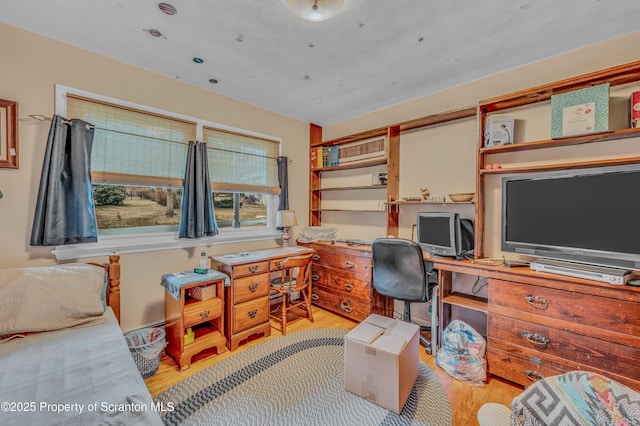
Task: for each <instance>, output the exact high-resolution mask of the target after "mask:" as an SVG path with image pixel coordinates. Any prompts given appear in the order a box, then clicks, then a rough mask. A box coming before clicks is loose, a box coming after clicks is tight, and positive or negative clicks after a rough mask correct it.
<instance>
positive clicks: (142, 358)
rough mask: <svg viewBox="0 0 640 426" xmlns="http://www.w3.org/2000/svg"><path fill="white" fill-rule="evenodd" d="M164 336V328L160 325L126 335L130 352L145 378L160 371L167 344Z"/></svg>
mask: <svg viewBox="0 0 640 426" xmlns="http://www.w3.org/2000/svg"><path fill="white" fill-rule="evenodd" d="M164 336H165V332H164V329H162V328H158V327H152V328H144V329H142V330H136V331H132V332H131V333H129V334H127V335H126V336H125V337H126V340H127V345H128V346H129V352H131V356H132V357H133V360H134V361H135V363H136V366H137V367H138V371H140V374H142V378H143V379H146V378H147V377H151V376H153V375H154V374H155V373H156V371H158V365H160V357H161V356H162V350H163V349H164V347H165V346H166V342H165V339H164Z"/></svg>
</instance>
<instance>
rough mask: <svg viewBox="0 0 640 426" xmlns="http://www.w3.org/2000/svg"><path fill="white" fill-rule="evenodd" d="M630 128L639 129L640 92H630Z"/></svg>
mask: <svg viewBox="0 0 640 426" xmlns="http://www.w3.org/2000/svg"><path fill="white" fill-rule="evenodd" d="M631 128H633V129H640V92H633V93H632V94H631Z"/></svg>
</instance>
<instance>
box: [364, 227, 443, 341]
mask: <svg viewBox="0 0 640 426" xmlns="http://www.w3.org/2000/svg"><path fill="white" fill-rule="evenodd" d="M371 255H372V260H373V288H374V289H375V290H376V291H377V292H378V293H380V294H381V295H383V296H386V297H390V298H393V299H398V300H402V301H404V313H403V318H402V319H403V320H404V321H407V322H411V303H426V302H431V327H420V331H425V330H431V342H430V341H429V340H427V339H426V338H425V337H423V336H422V334H421V335H420V341H421V342H422V343H423V344H424V345H425V349H426V351H427V353H429V354H430V353H432V351H434V350H435V345H436V342H437V331H438V327H437V324H438V315H437V306H438V304H437V299H438V285H437V279H433V277H434V276H435V274H436V273H435V272H432V271H431V270H430V269H432V268H429V267H428V265H427V264H426V263H425V261H424V259H423V257H422V249H421V248H420V246H419V245H418V243H415V242H413V241H410V240H405V239H401V238H378V239H376V240H375V241H374V242H373V243H372V244H371ZM430 277H431V279H429V278H430Z"/></svg>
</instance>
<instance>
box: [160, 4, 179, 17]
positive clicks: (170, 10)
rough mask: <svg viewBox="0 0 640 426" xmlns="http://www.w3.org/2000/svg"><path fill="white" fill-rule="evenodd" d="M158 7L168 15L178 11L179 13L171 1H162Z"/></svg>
mask: <svg viewBox="0 0 640 426" xmlns="http://www.w3.org/2000/svg"><path fill="white" fill-rule="evenodd" d="M158 8H159V9H160V10H161V11H163V12H164V13H166V14H167V15H175V14H176V13H178V10H177V9H176V8H175V7H173V6H171V5H170V4H169V3H160V4H159V5H158Z"/></svg>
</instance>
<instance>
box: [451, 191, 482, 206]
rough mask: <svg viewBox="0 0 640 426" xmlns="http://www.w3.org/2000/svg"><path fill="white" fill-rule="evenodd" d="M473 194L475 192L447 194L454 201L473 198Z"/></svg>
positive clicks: (462, 201) (459, 201)
mask: <svg viewBox="0 0 640 426" xmlns="http://www.w3.org/2000/svg"><path fill="white" fill-rule="evenodd" d="M475 195H476V194H475V192H461V193H459V194H449V198H451V201H453V202H454V203H464V202H469V201H471V200H473V197H475Z"/></svg>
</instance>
